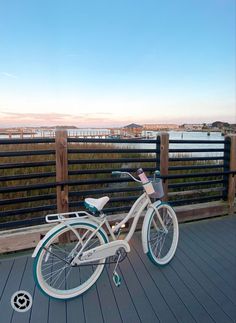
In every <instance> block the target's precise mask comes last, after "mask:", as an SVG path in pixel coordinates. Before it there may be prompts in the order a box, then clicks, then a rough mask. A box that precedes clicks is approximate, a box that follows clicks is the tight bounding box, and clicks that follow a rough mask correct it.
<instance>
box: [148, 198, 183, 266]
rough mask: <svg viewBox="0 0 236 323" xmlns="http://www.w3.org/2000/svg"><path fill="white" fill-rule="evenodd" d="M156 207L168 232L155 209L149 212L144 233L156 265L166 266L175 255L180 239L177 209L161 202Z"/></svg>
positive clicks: (151, 258)
mask: <svg viewBox="0 0 236 323" xmlns="http://www.w3.org/2000/svg"><path fill="white" fill-rule="evenodd" d="M156 209H157V211H158V213H159V215H160V217H161V219H162V221H163V222H164V224H165V226H166V228H167V232H165V230H164V229H163V227H162V225H161V223H160V221H159V220H158V216H157V214H156V211H155V210H154V209H153V210H152V212H150V213H149V218H148V219H147V223H148V224H147V225H146V228H145V231H146V232H145V233H144V234H145V235H146V239H147V240H146V241H147V256H148V257H149V259H150V260H151V261H152V262H153V263H154V264H155V265H158V266H164V265H166V264H168V263H169V262H170V261H171V260H172V258H173V257H174V254H175V251H176V248H177V245H178V239H179V226H178V220H177V216H176V214H175V211H174V210H173V208H172V207H171V206H170V205H169V204H167V203H161V204H159V205H158V206H157V207H156Z"/></svg>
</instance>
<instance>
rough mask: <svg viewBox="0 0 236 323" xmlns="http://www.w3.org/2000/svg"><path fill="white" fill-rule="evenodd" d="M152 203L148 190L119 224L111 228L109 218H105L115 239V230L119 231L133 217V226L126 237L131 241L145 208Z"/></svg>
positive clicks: (126, 239)
mask: <svg viewBox="0 0 236 323" xmlns="http://www.w3.org/2000/svg"><path fill="white" fill-rule="evenodd" d="M149 204H152V202H151V200H150V198H149V196H148V195H147V193H146V192H144V193H143V194H142V195H141V196H140V197H139V198H138V199H137V200H136V201H135V202H134V204H133V205H132V207H131V209H130V210H129V212H128V213H127V215H126V216H125V218H124V219H123V220H122V221H120V222H119V223H118V224H116V225H115V226H114V227H113V228H111V226H110V224H109V222H108V220H107V219H106V220H105V225H106V227H107V229H108V231H109V233H110V234H111V237H112V239H113V240H117V237H116V236H115V234H114V232H116V231H119V230H120V229H121V227H122V225H123V224H126V223H127V222H128V221H129V220H130V219H131V218H133V222H132V225H131V228H130V230H129V232H128V234H127V235H126V237H125V239H124V240H125V241H127V242H129V240H130V239H131V238H132V236H133V234H134V232H135V229H136V226H137V223H138V220H139V218H140V216H141V214H142V212H143V211H144V210H145V208H146V207H147V206H148V205H149Z"/></svg>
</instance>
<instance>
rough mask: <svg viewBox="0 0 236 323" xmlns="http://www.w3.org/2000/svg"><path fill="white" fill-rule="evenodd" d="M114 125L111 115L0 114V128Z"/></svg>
mask: <svg viewBox="0 0 236 323" xmlns="http://www.w3.org/2000/svg"><path fill="white" fill-rule="evenodd" d="M112 124H114V117H113V116H112V113H100V112H98V113H79V114H77V115H72V114H66V113H65V114H62V113H37V114H36V113H16V112H0V127H20V126H22V127H24V126H31V127H39V126H58V125H67V126H78V127H104V126H105V127H106V126H107V127H109V126H112Z"/></svg>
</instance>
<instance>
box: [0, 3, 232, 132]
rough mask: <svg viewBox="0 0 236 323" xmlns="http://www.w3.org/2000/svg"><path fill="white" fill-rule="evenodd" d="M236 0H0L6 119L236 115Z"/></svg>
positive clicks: (191, 119) (114, 120)
mask: <svg viewBox="0 0 236 323" xmlns="http://www.w3.org/2000/svg"><path fill="white" fill-rule="evenodd" d="M235 57H236V2H235V1H234V0H179V1H176V0H167V1H159V0H147V1H140V0H135V1H134V0H119V1H108V0H99V1H97V0H92V1H81V0H67V1H65V0H61V1H58V0H57V1H56V0H50V1H48V0H36V1H31V0H21V1H19V0H9V1H0V127H9V126H43V125H48V126H50V125H52V126H54V125H75V126H79V127H108V126H122V125H124V124H127V123H130V122H135V123H141V124H144V123H186V122H187V123H202V122H213V121H216V120H221V121H226V122H230V123H236V93H235V92H236V59H235Z"/></svg>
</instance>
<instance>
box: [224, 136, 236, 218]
mask: <svg viewBox="0 0 236 323" xmlns="http://www.w3.org/2000/svg"><path fill="white" fill-rule="evenodd" d="M225 140H226V142H229V164H228V170H229V171H236V134H234V135H229V136H227V137H226V138H225ZM227 182H228V185H227V186H228V187H227V201H228V207H229V214H233V213H234V211H235V210H234V208H235V193H236V174H229V175H228V181H227Z"/></svg>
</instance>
